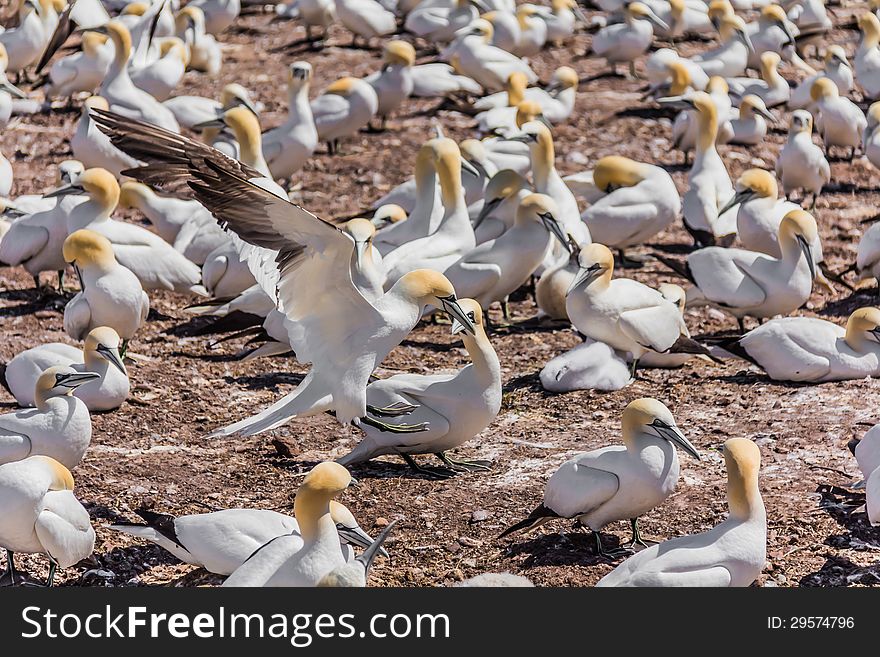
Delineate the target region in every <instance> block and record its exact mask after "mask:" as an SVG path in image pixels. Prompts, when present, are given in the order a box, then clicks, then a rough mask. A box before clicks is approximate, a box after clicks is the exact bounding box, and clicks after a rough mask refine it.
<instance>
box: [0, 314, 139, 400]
mask: <svg viewBox="0 0 880 657" xmlns="http://www.w3.org/2000/svg"><path fill="white" fill-rule="evenodd" d="M120 345H121V342H120V339H119V334H118V333H116V331H114V330H113V329H112V328H110V327H108V326H100V327H98V328H95V329H93V330H92V331H90V332H89V334H88V335H87V336H85V343H84V344H83V348H82V349H81V350H80V349H78V348H76V347H72V346H70V345H68V344H63V343H61V342H51V343H49V344H41V345H39V346H36V347H32V348H31V349H28V350H26V351H22V352H21V353H20V354H18V355H16V356H15V357H14V358H13V359H12V360H10V361H9V362H8V363H7V364H6V366H5V373H4V375H5V379H6V383H5V385H6V386H7V387H8V388H9V391H10V392H11V393H12V395H13V397H15V401H17V402H18V403H19V405H20V406H35V405H36V402H35V399H36V392H35V390H36V389H35V387H34V386H36V384H37V381H38V379H39V378H40V376H41V375H42V373H43V372H44V371H46V370H47V369H49V368H50V367H54V366H65V367H66V366H70V367H72V368H73V369H74V370H76V371H77V372H80V373H83V372H86V373H88V372H94V373H95V374H96V375H98V378H97V379H95V380H94V381H84V382H82V383H81V384H80V385H78V386H77V387H76V388H75V390H74V392H73V395H74V397H77V398H79V399H82V400H83V402H85V405H86V407H87V408H88V409H89V410H90V411H109V410H112V409H114V408H119V406H121V405H122V403H123V402H124V401H125V400H126V398H127V397H128V392H129V389H130V384H129V381H128V372H127V371H126V369H125V365H124V364H123V362H122V356H121V355H120Z"/></svg>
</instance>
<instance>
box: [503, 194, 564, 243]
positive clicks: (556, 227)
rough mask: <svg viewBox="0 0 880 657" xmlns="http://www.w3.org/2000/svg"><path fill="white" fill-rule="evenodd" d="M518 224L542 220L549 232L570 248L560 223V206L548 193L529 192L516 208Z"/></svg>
mask: <svg viewBox="0 0 880 657" xmlns="http://www.w3.org/2000/svg"><path fill="white" fill-rule="evenodd" d="M515 221H516V223H517V224H522V223H525V222H527V221H540V222H541V223H542V224H543V225H544V228H546V229H547V232H548V233H550V234H551V235H553V236H554V237H556V239H558V240H559V242H560V243H561V244H562V246H563V247H564V248H565V249H568V246H569V245H568V237H567V235H566V233H565V231H564V230H563V229H562V226H561V225H560V223H559V207H558V206H557V205H556V202H555V201H554V200H553V199H552V198H550V197H549V196H547V195H546V194H529V195H528V196H526V197H525V198H523V200H522V201H520V204H519V206H518V207H517V209H516V219H515Z"/></svg>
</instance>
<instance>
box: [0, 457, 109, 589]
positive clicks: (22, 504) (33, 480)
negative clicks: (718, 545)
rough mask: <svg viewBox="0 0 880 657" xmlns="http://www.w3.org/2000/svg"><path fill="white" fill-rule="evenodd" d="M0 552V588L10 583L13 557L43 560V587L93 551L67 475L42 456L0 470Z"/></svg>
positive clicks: (92, 534)
mask: <svg viewBox="0 0 880 657" xmlns="http://www.w3.org/2000/svg"><path fill="white" fill-rule="evenodd" d="M0 504H2V505H3V514H2V516H0V547H2V548H5V549H6V572H5V573H4V574H3V575H2V576H0V583H8V584H15V583H16V577H17V573H16V570H15V561H14V558H15V556H14V555H15V553H16V552H23V553H25V554H45V555H46V556H48V557H49V577H48V580H47V585H48V586H52V583H53V581H54V578H55V571H56V569H57V568H58V567H59V566H60V567H61V568H69V567H70V566H72V565H74V564H75V563H77V562H79V561H82V560H83V559H85V558H86V557H88V556H89V555H90V554H91V553H92V550H93V549H94V548H95V530H94V529H92V524H91V521H90V519H89V513H88V511H86V510H85V508H83V505H82V504H80V502H79V500H77V499H76V496H75V495H74V494H73V475H71V474H70V470H68V469H67V468H65V467H64V466H63V465H62V464H61V463H59V462H58V461H56V460H55V459H53V458H50V457H48V456H29V457H28V458H26V459H24V460H22V461H15V462H13V463H5V464H3V465H0Z"/></svg>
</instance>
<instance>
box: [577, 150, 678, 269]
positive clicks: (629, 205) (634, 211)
mask: <svg viewBox="0 0 880 657" xmlns="http://www.w3.org/2000/svg"><path fill="white" fill-rule="evenodd" d="M593 184H594V185H595V187H596V189H597V190H598V191H599V193H600V194H601V196H600V197H599V198H598V199H596V200H594V201H593V202H592V203H591V204H590V206H589V207H588V208H587V209H586V210H584V211H583V213H582V214H581V218H582V219H583V220H584V223H585V224H587V227H588V228H589V229H590V236H591V237H592V238H593V240H595V241H596V242H599V243H600V244H604V245H606V246H608V247H610V248H616V249H618V251H619V253H620V264H621V265H623V266H626V265H627V263H628V262H629V261H628V260H627V259H626V256H625V255H624V251H625V250H626V248H627V247H629V246H636V245H638V244H643V243H645V242H646V241H647V240H648V239H650V238H651V237H653V236H654V235H656V234H657V233H659V232H660V231H662V230H663V229H664V228H666V227H667V226H669V224H671V223H672V222H673V221H674V220H675V219H677V218H678V216H679V213H680V212H681V198H680V197H679V195H678V190H677V189H676V188H675V183H674V182H673V180H672V177H671V176H670V175H669V174H668V173H666V171H665V170H663V169H661V168H660V167H658V166H654V165H652V164H644V163H642V162H635V161H634V160H630V159H629V158H626V157H620V156H616V155H612V156H608V157H603V158H602V159H601V160H599V161H598V162H597V163H596V168H595V169H594V170H593Z"/></svg>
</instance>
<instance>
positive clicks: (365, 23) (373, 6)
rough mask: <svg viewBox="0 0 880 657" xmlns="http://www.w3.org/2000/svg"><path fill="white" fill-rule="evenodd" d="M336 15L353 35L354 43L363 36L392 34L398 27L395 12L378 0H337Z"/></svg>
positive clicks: (364, 37) (372, 37)
mask: <svg viewBox="0 0 880 657" xmlns="http://www.w3.org/2000/svg"><path fill="white" fill-rule="evenodd" d="M335 2H336V16H337V18H339V22H340V23H342V24H343V25H344V26H345V27H346V29H348V31H349V32H351V35H352V43H354V42H355V41H356V40H357V37H361V38H362V39H364V40H366V41H367V42H368V43H369V41H370V39H374V38H377V37H382V36H385V35H388V34H392V33H393V32H394V31H395V30H396V29H397V21H396V20H395V17H394V13H393V12H390V11H388V10H387V9H386V8H385V7H383V6H382V4H381V3H380V2H377V1H376V0H335Z"/></svg>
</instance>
